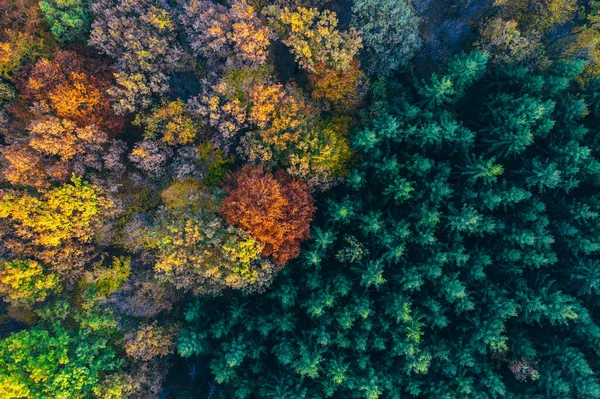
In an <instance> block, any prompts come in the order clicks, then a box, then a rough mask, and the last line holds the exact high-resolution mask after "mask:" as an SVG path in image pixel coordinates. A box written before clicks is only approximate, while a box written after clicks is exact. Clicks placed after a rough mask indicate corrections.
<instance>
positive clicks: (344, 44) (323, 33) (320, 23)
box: [263, 6, 362, 72]
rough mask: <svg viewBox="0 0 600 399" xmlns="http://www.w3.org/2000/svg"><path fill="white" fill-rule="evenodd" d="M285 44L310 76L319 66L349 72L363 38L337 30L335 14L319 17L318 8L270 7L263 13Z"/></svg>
mask: <svg viewBox="0 0 600 399" xmlns="http://www.w3.org/2000/svg"><path fill="white" fill-rule="evenodd" d="M263 13H265V14H266V15H267V17H268V18H269V21H270V23H271V25H273V27H274V29H275V31H276V32H277V33H278V34H279V35H280V36H282V38H283V39H282V41H283V43H284V44H285V45H286V46H288V47H290V49H291V51H292V53H293V54H294V55H295V57H296V61H298V63H299V64H300V66H301V67H302V68H304V69H306V70H308V71H309V72H315V71H316V64H318V63H323V64H325V65H327V67H328V68H331V69H336V70H342V71H345V70H346V69H348V68H349V67H350V66H351V64H352V61H353V60H354V57H355V56H356V54H357V52H358V50H360V48H361V47H362V41H361V37H360V35H359V34H358V32H357V31H356V30H355V29H350V30H348V31H347V32H340V31H339V30H338V29H336V27H337V24H338V20H337V16H336V14H335V13H333V12H330V11H324V12H322V13H319V12H318V11H317V10H316V9H314V8H305V7H298V8H297V9H296V10H295V11H293V10H291V9H289V8H287V7H286V8H280V7H277V6H270V7H267V8H265V9H264V10H263Z"/></svg>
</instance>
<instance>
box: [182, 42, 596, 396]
mask: <svg viewBox="0 0 600 399" xmlns="http://www.w3.org/2000/svg"><path fill="white" fill-rule="evenodd" d="M486 60H487V58H486V57H485V56H483V55H482V54H479V53H473V54H469V55H462V56H460V57H458V58H455V59H453V60H451V61H450V62H449V64H448V67H447V68H446V70H445V71H442V72H439V73H437V74H435V75H433V76H431V77H430V78H428V79H425V80H417V81H415V82H414V84H412V85H411V87H409V88H406V87H398V86H394V85H390V86H388V87H387V88H384V87H378V92H377V93H378V94H377V96H378V97H376V98H375V100H374V103H373V104H374V105H373V107H372V108H371V109H370V111H369V112H368V115H369V116H370V120H368V121H367V122H366V123H365V126H363V127H362V128H361V129H359V130H356V131H355V132H354V134H353V144H354V147H355V149H356V150H357V151H358V152H359V155H360V156H359V158H358V160H357V163H356V165H355V167H354V168H353V170H352V171H351V172H350V174H349V176H348V178H347V180H346V183H345V186H344V187H343V188H341V189H340V190H337V191H336V192H335V193H333V194H330V195H328V197H327V198H325V199H324V200H323V202H322V204H321V206H320V207H319V209H320V213H319V215H318V217H317V223H316V224H315V226H314V227H313V231H312V237H313V239H312V240H311V241H310V243H308V245H306V247H305V248H304V250H303V251H302V253H301V256H300V257H299V259H298V260H297V261H293V262H291V264H290V265H288V266H287V267H286V268H285V269H284V271H283V272H282V273H281V275H280V277H279V278H278V279H277V280H276V282H275V283H274V284H273V286H272V288H271V290H270V291H269V292H268V293H265V294H263V295H261V296H245V295H241V294H240V295H236V296H235V297H234V298H231V299H230V298H226V299H225V298H223V299H206V298H202V299H198V300H195V301H191V302H190V303H189V305H188V308H187V311H186V312H185V317H186V320H187V321H188V324H187V326H184V327H183V329H182V331H181V333H180V335H179V341H178V351H179V353H180V354H181V355H182V356H185V357H189V356H201V357H202V358H203V359H207V360H206V361H207V362H208V363H209V368H210V375H209V376H207V377H206V378H207V380H208V381H210V380H212V379H214V380H215V381H216V382H217V383H218V384H220V390H221V392H222V395H223V396H225V397H229V396H230V397H240V398H250V397H254V396H258V397H270V396H275V397H300V398H312V397H344V398H383V397H392V398H400V397H405V396H415V397H436V398H438V397H448V398H451V397H452V398H458V397H500V396H505V397H532V398H546V397H587V398H594V397H599V396H600V381H599V380H598V377H597V376H596V375H595V374H594V373H593V371H592V370H595V369H596V368H597V367H598V361H599V358H598V353H597V352H596V351H595V350H594V349H592V348H593V347H594V345H595V342H596V341H597V340H598V332H599V331H600V330H599V329H598V324H597V320H596V319H597V318H596V317H595V316H594V315H595V313H596V297H597V294H598V292H597V288H598V287H599V285H597V284H595V283H594V282H595V281H596V280H597V278H596V277H595V274H594V273H595V272H594V271H593V270H595V266H594V265H595V264H596V263H597V262H596V260H595V259H596V257H597V255H598V250H599V249H600V246H599V245H598V236H599V235H598V231H597V230H598V227H597V223H595V220H596V218H597V216H598V212H599V210H598V204H599V202H598V200H597V194H596V192H597V190H596V189H595V187H596V186H597V185H598V182H600V180H599V179H598V176H599V175H598V173H600V163H599V162H598V159H597V150H598V147H597V140H596V139H595V138H594V134H595V132H596V130H597V126H596V125H595V120H596V119H595V118H588V117H586V114H587V110H586V105H585V103H584V102H582V100H581V92H580V88H579V85H578V84H577V82H576V80H575V78H576V77H577V75H578V74H580V73H581V71H582V69H583V65H582V64H581V63H569V62H559V63H554V64H553V65H552V66H550V67H549V69H548V70H547V71H545V72H533V71H531V70H528V69H526V68H523V67H517V66H515V65H512V66H504V65H497V66H493V64H492V65H486ZM224 204H225V202H224ZM222 206H225V205H222ZM390 370H396V372H394V373H390ZM557 381H560V383H559V384H557ZM203 383H204V382H203Z"/></svg>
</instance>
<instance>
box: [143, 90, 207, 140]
mask: <svg viewBox="0 0 600 399" xmlns="http://www.w3.org/2000/svg"><path fill="white" fill-rule="evenodd" d="M134 123H135V124H136V125H139V126H142V127H143V128H144V136H145V137H146V138H149V139H159V140H161V141H163V142H164V143H165V144H167V145H171V146H174V145H185V144H190V143H193V142H194V140H195V139H196V136H197V135H198V131H199V129H200V123H199V121H197V120H194V119H193V118H192V116H191V115H189V113H188V112H187V109H186V105H185V103H184V102H183V101H182V100H176V101H171V102H168V103H164V104H163V105H161V106H160V107H156V108H155V109H153V110H152V111H151V112H150V113H148V114H138V115H137V117H136V120H135V121H134Z"/></svg>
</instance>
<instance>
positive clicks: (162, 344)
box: [125, 321, 177, 361]
mask: <svg viewBox="0 0 600 399" xmlns="http://www.w3.org/2000/svg"><path fill="white" fill-rule="evenodd" d="M176 333H177V326H176V325H170V326H159V325H158V323H157V322H156V321H155V322H154V323H152V324H144V325H141V326H140V327H139V328H137V329H136V330H135V331H132V332H130V333H128V334H127V335H126V336H125V340H126V343H125V352H126V353H127V355H128V356H131V357H133V358H135V359H138V360H143V361H149V360H152V359H154V358H156V357H165V356H167V355H168V354H170V353H171V352H172V350H173V349H174V344H175V342H174V339H175V335H176Z"/></svg>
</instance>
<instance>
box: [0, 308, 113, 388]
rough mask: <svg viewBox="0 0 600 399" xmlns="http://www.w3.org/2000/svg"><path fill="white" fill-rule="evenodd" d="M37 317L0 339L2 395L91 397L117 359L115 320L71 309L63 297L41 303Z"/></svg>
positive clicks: (101, 314)
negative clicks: (46, 305)
mask: <svg viewBox="0 0 600 399" xmlns="http://www.w3.org/2000/svg"><path fill="white" fill-rule="evenodd" d="M42 318H43V321H42V324H40V325H36V326H35V327H32V328H31V329H29V330H26V331H21V332H18V333H14V334H12V335H11V336H9V337H8V338H6V339H4V340H2V341H0V392H2V397H3V398H7V399H8V398H15V399H16V398H31V399H45V398H57V399H72V398H81V399H83V398H89V397H93V395H92V390H93V389H94V387H95V386H97V385H99V384H100V383H101V381H102V379H103V377H104V376H105V374H106V373H110V372H112V371H115V370H117V369H118V368H119V366H120V365H121V361H120V360H118V358H117V356H116V351H115V348H114V341H113V340H114V338H115V333H116V323H115V321H114V320H113V319H112V317H111V316H110V314H105V313H99V312H97V311H92V312H84V313H78V312H76V311H75V312H74V311H73V309H71V308H70V306H69V305H67V304H66V303H65V302H58V303H57V304H55V305H53V306H52V307H49V308H46V309H45V310H44V311H43V312H42ZM67 325H69V326H70V327H67Z"/></svg>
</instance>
